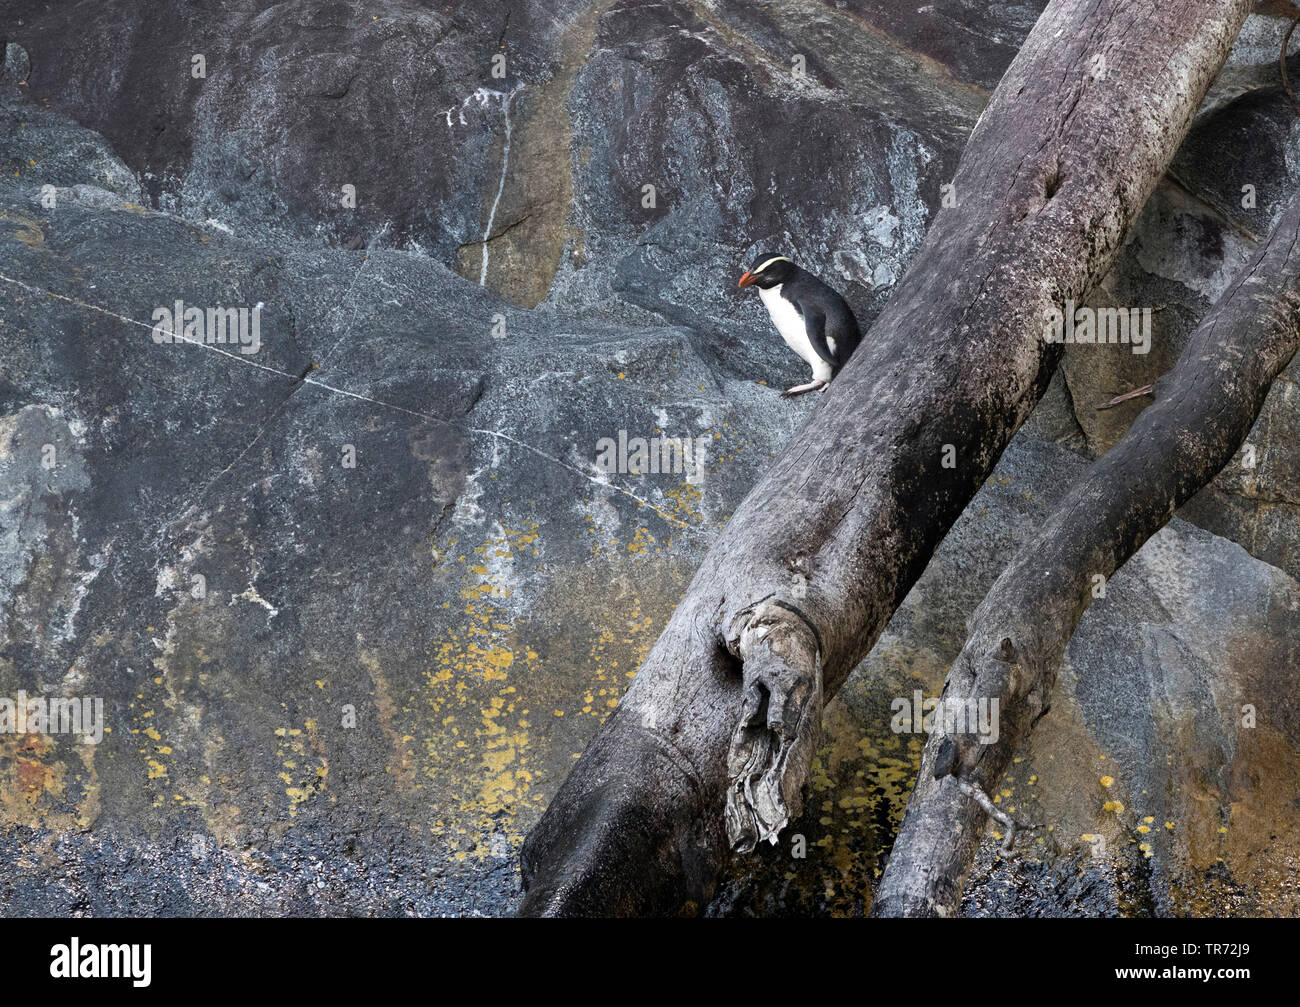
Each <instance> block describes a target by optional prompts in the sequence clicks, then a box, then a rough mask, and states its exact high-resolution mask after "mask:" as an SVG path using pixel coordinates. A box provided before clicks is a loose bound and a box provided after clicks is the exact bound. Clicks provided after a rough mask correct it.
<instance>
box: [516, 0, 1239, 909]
mask: <svg viewBox="0 0 1300 1007" xmlns="http://www.w3.org/2000/svg"><path fill="white" fill-rule="evenodd" d="M1249 7H1250V0H1174V2H1170V0H1095V2H1088V3H1080V2H1075V0H1053V2H1052V3H1050V4H1049V5H1048V7H1047V9H1046V10H1045V11H1044V13H1043V15H1042V17H1041V18H1040V19H1039V21H1038V23H1037V24H1036V25H1035V27H1034V29H1033V31H1032V32H1031V33H1030V35H1029V37H1028V39H1027V40H1026V42H1025V45H1024V47H1023V48H1022V50H1021V51H1020V53H1019V54H1018V56H1017V57H1016V59H1015V61H1014V62H1013V63H1012V65H1011V67H1010V68H1009V69H1008V71H1007V74H1006V76H1005V77H1004V78H1003V80H1002V82H1001V84H1000V85H999V86H998V88H997V90H996V91H995V92H994V94H993V97H992V99H991V100H990V102H989V106H988V108H987V109H986V110H985V112H984V114H983V115H982V116H981V118H980V121H979V122H978V123H977V124H976V127H975V130H974V132H973V133H972V135H971V138H970V141H969V144H968V146H967V148H966V151H965V154H964V155H963V158H962V162H961V165H960V167H959V169H958V171H957V175H956V177H955V178H954V179H953V186H954V193H955V196H956V199H957V205H956V206H953V207H948V208H945V209H944V210H942V212H940V213H939V214H938V215H937V217H936V219H935V222H934V224H933V226H932V228H931V230H930V233H929V234H928V235H927V238H926V241H925V243H924V245H923V246H922V248H921V250H920V252H919V253H918V254H917V256H916V259H915V261H914V262H913V263H912V265H911V268H910V269H909V270H908V273H907V275H906V276H905V277H904V278H903V280H902V281H901V282H900V284H899V286H898V289H897V290H896V292H895V294H894V296H893V297H892V299H891V300H890V302H889V304H888V305H887V306H886V308H885V310H884V311H883V312H882V314H881V315H880V317H879V319H878V320H877V322H876V324H875V325H874V326H873V328H872V329H871V331H870V333H869V334H868V337H867V340H866V342H865V343H864V344H863V346H862V347H860V348H859V350H858V351H857V353H856V354H855V355H854V357H853V359H852V360H851V361H850V362H849V364H848V366H847V367H846V368H845V369H844V370H843V372H842V373H841V374H840V375H839V376H838V377H837V378H836V379H835V382H834V384H833V385H832V386H831V388H830V390H829V391H828V392H827V393H826V394H825V396H824V401H822V402H821V403H820V404H819V406H818V408H817V410H816V411H815V412H814V414H813V416H812V417H811V419H810V420H809V421H808V422H807V423H806V424H805V425H804V427H803V428H802V430H801V431H800V432H799V434H798V435H796V437H795V438H794V440H793V441H792V443H791V444H790V445H789V446H788V447H787V448H786V450H785V452H784V453H783V454H782V456H781V457H780V458H779V459H778V460H777V461H776V463H775V464H774V465H773V466H772V468H771V469H770V470H769V471H768V472H767V473H766V474H765V475H764V477H763V478H762V479H761V480H760V481H759V483H758V485H757V486H756V487H755V488H754V489H753V491H752V492H751V493H750V494H749V496H748V497H747V498H746V499H745V501H744V502H743V503H742V504H741V506H740V507H739V508H738V509H737V511H736V513H735V515H734V516H733V517H732V519H731V521H730V522H729V523H728V525H727V527H726V528H725V529H724V530H723V532H722V533H721V535H720V536H719V538H718V540H717V541H716V542H715V543H714V545H713V547H712V548H711V549H710V550H709V552H708V554H707V555H706V557H705V558H704V561H703V563H702V564H701V566H700V569H699V570H698V571H697V573H696V576H695V578H694V580H693V581H692V582H691V585H690V587H689V588H688V590H687V592H686V595H685V597H684V598H683V599H682V602H681V604H680V605H679V606H678V608H677V611H676V612H675V613H674V615H673V617H672V619H671V620H670V621H669V623H668V625H667V627H666V628H665V630H664V632H663V634H662V635H661V636H660V638H659V640H658V642H657V643H656V644H655V647H654V649H653V650H652V651H651V653H650V655H649V656H648V657H647V659H646V661H645V663H644V664H643V665H642V667H641V669H640V671H639V672H638V674H637V676H636V678H635V681H634V682H633V684H632V687H631V688H630V689H629V690H628V692H627V693H626V694H625V695H624V697H623V699H622V701H621V702H620V704H619V707H618V708H617V710H615V712H614V713H613V714H612V715H611V716H610V717H609V719H608V720H607V721H606V722H605V723H604V724H603V725H602V726H601V728H600V730H599V731H598V732H597V734H596V737H595V738H594V739H593V740H592V742H591V744H590V746H589V747H588V749H587V751H586V752H585V753H584V755H583V757H582V758H581V759H580V760H579V762H578V763H577V764H576V765H575V766H574V768H573V770H572V772H571V773H570V775H569V777H568V779H567V780H566V781H565V783H564V785H563V786H562V787H561V789H560V791H559V793H558V794H556V796H555V798H554V800H553V801H552V802H551V805H550V807H548V809H547V810H546V813H545V814H544V815H543V816H542V819H541V820H540V821H539V822H538V824H537V826H536V827H535V828H534V829H533V830H532V832H531V833H530V834H529V836H528V838H527V840H526V841H525V844H524V848H523V851H522V853H521V862H522V868H523V879H524V884H525V887H526V889H527V892H526V895H525V898H524V901H523V904H522V907H521V909H520V912H521V913H522V914H525V915H533V914H557V915H558V914H581V913H592V914H647V913H673V912H678V911H680V910H681V909H682V908H683V907H684V906H685V907H689V905H690V904H691V903H694V904H695V905H696V906H698V905H702V904H703V902H704V901H706V900H707V899H708V897H709V896H710V895H711V893H712V891H713V888H714V885H715V883H716V879H717V876H718V873H719V871H720V869H721V866H722V865H723V863H724V862H725V858H726V856H727V852H728V848H729V847H732V848H738V849H748V848H752V846H753V845H754V844H755V843H756V842H759V841H761V840H764V839H771V840H772V841H775V838H776V836H777V834H778V832H779V831H780V829H781V828H782V827H783V826H784V824H785V823H786V822H787V821H788V819H789V818H790V817H793V816H794V815H795V814H796V813H797V811H798V807H799V799H800V790H801V787H802V784H803V782H804V778H805V775H806V772H807V767H808V763H809V760H810V759H811V755H812V751H813V748H814V743H815V738H816V731H817V728H818V726H819V725H820V720H821V709H822V703H823V701H824V700H825V699H826V698H829V697H830V696H832V695H834V693H835V691H836V690H837V689H838V688H839V687H840V685H841V684H842V683H843V682H844V680H845V679H846V678H847V677H848V674H849V672H850V671H851V670H852V669H853V667H854V666H855V665H856V664H857V663H858V662H859V661H860V660H861V659H862V657H863V655H865V654H866V652H867V651H868V650H869V649H870V647H871V645H872V644H873V643H874V641H875V639H876V637H877V636H878V635H879V633H880V631H881V629H882V628H883V627H884V625H885V623H886V622H887V621H888V619H889V617H890V615H891V614H892V613H893V611H894V609H895V608H896V606H897V605H898V604H899V602H900V601H901V600H902V598H903V597H904V596H905V595H906V593H907V591H908V590H909V589H910V588H911V586H912V584H913V583H914V582H915V580H916V578H917V577H918V576H919V575H920V573H921V571H922V570H923V569H924V567H925V565H926V563H927V562H928V560H929V557H930V555H931V553H932V552H933V550H934V548H935V546H936V545H937V544H938V542H939V541H940V539H941V538H942V537H943V535H944V534H945V533H946V532H947V530H948V528H949V527H950V526H951V524H952V522H953V521H954V520H955V519H956V518H957V516H958V515H959V514H960V513H961V511H962V509H963V508H964V507H965V505H966V504H967V502H968V501H969V500H970V498H971V497H972V496H973V495H974V493H975V491H976V490H977V489H978V488H979V486H980V485H981V484H982V483H983V482H984V480H985V478H986V477H987V475H988V473H989V471H990V470H991V469H992V467H993V465H994V464H995V463H996V461H997V459H998V457H999V455H1000V454H1001V452H1002V449H1003V448H1004V447H1005V446H1006V443H1007V441H1008V440H1009V439H1010V438H1011V436H1012V434H1014V433H1015V431H1016V429H1017V428H1018V427H1019V426H1020V424H1021V423H1022V422H1023V420H1024V419H1025V417H1026V416H1028V414H1029V412H1030V411H1031V410H1032V409H1033V407H1034V404H1035V403H1036V402H1037V400H1038V398H1039V396H1040V395H1041V393H1042V391H1043V389H1044V388H1045V387H1046V384H1047V381H1048V379H1049V378H1050V375H1051V371H1052V368H1053V367H1054V365H1055V361H1056V359H1057V350H1059V347H1054V346H1051V345H1049V344H1047V343H1045V342H1044V341H1043V339H1042V338H1041V333H1042V319H1043V316H1044V312H1045V310H1046V309H1047V308H1048V307H1049V306H1050V305H1053V304H1056V305H1059V304H1061V303H1063V302H1064V301H1066V300H1067V299H1074V300H1079V299H1081V298H1082V297H1083V295H1084V294H1085V293H1086V292H1087V291H1088V290H1089V289H1090V288H1091V287H1092V286H1093V285H1094V284H1095V283H1096V282H1097V281H1098V280H1099V279H1100V277H1101V276H1102V275H1104V273H1105V272H1106V270H1107V269H1108V268H1109V267H1110V265H1111V262H1112V260H1113V258H1114V256H1115V253H1116V251H1117V250H1118V248H1119V247H1120V244H1121V242H1122V241H1123V238H1124V234H1125V232H1126V231H1127V230H1128V228H1129V226H1130V225H1131V223H1132V221H1133V219H1134V217H1135V216H1136V215H1137V213H1138V212H1139V211H1140V210H1141V208H1142V206H1143V204H1144V203H1145V202H1146V199H1147V197H1148V195H1149V194H1150V193H1151V190H1152V189H1153V187H1154V186H1155V184H1156V182H1157V180H1158V179H1159V178H1160V176H1161V175H1162V173H1163V172H1164V170H1165V168H1166V166H1167V165H1168V163H1169V161H1170V159H1171V158H1172V156H1173V154H1174V152H1175V150H1176V149H1177V148H1178V145H1179V143H1180V142H1181V140H1182V137H1183V135H1184V133H1185V132H1186V129H1187V126H1188V124H1189V123H1190V122H1191V120H1192V117H1193V115H1194V114H1195V111H1196V108H1197V106H1198V105H1199V103H1200V101H1201V98H1202V97H1203V96H1204V94H1205V91H1206V89H1207V88H1208V86H1209V84H1210V82H1211V81H1212V80H1213V78H1214V75H1215V73H1216V72H1217V71H1218V69H1219V67H1220V66H1221V65H1222V63H1223V60H1224V59H1225V57H1226V55H1227V52H1228V49H1229V47H1230V45H1231V43H1232V40H1233V38H1234V37H1235V35H1236V33H1237V31H1238V30H1239V29H1240V27H1241V24H1242V22H1243V21H1244V19H1245V17H1246V14H1247V12H1248V10H1249Z"/></svg>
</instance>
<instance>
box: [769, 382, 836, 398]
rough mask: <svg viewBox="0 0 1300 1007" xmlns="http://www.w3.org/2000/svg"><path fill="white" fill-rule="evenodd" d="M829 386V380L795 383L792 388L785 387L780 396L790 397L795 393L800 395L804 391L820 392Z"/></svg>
mask: <svg viewBox="0 0 1300 1007" xmlns="http://www.w3.org/2000/svg"><path fill="white" fill-rule="evenodd" d="M829 387H830V382H829V381H822V380H820V379H818V380H817V381H809V382H808V383H807V384H806V385H795V386H794V387H793V388H787V389H786V390H785V391H783V392H782V393H781V398H783V399H792V398H794V397H795V396H796V395H802V394H803V393H804V392H820V391H825V390H826V389H827V388H829Z"/></svg>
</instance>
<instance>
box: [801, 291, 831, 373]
mask: <svg viewBox="0 0 1300 1007" xmlns="http://www.w3.org/2000/svg"><path fill="white" fill-rule="evenodd" d="M794 306H795V307H796V308H798V309H799V314H801V315H802V316H803V328H804V332H806V333H807V334H808V342H809V343H811V344H812V348H813V351H814V352H815V353H816V354H817V356H819V357H821V358H822V359H823V360H825V361H826V362H827V363H828V364H830V365H831V366H832V367H838V366H839V365H840V362H839V361H838V360H836V359H835V354H834V353H832V352H831V348H830V346H828V345H827V343H826V315H825V314H823V313H822V311H821V310H820V309H819V308H816V307H814V306H813V305H811V304H809V303H808V302H807V301H802V302H801V301H795V302H794Z"/></svg>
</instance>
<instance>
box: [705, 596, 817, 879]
mask: <svg viewBox="0 0 1300 1007" xmlns="http://www.w3.org/2000/svg"><path fill="white" fill-rule="evenodd" d="M727 648H728V649H729V650H730V651H731V652H732V653H733V654H735V655H736V656H737V657H739V658H740V659H741V661H742V662H743V667H742V672H741V674H742V676H743V680H744V686H743V691H742V694H741V708H740V715H739V717H738V718H737V721H736V727H735V730H734V731H733V732H732V736H731V748H730V750H729V751H728V753H727V775H728V778H729V783H728V787H727V802H726V808H725V809H724V817H725V819H726V823H727V838H728V840H729V841H730V842H731V847H732V849H734V850H736V851H738V852H742V853H745V852H748V851H750V850H752V849H753V848H754V846H755V845H756V844H758V843H760V842H762V841H763V840H764V839H766V840H768V841H770V842H772V843H775V842H776V841H777V837H778V835H779V834H780V832H781V829H783V828H784V827H785V825H786V823H788V822H789V821H790V819H792V818H794V817H795V816H797V815H798V814H799V806H800V801H801V796H802V788H803V784H804V780H805V779H806V778H807V776H808V767H809V766H810V765H811V763H812V757H813V751H814V748H815V746H816V741H817V731H818V729H819V727H820V726H821V716H822V673H821V647H820V645H819V644H818V638H817V633H816V630H814V629H813V627H812V625H811V623H809V622H808V621H807V619H806V618H805V617H804V616H803V614H802V613H800V612H799V611H798V610H797V609H795V608H794V607H793V606H790V605H786V604H783V603H780V602H777V601H775V600H766V599H765V600H764V601H762V602H760V603H758V604H757V605H755V606H754V607H752V608H750V609H747V610H745V611H743V612H741V613H740V614H739V615H738V616H737V617H736V620H735V622H734V623H733V629H732V632H731V633H729V634H728V642H727Z"/></svg>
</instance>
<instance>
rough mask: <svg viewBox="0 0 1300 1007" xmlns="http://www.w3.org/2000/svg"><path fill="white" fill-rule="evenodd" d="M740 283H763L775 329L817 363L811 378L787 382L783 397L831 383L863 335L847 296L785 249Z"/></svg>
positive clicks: (762, 292)
mask: <svg viewBox="0 0 1300 1007" xmlns="http://www.w3.org/2000/svg"><path fill="white" fill-rule="evenodd" d="M739 285H740V286H742V287H751V286H753V287H758V296H759V297H761V298H762V299H763V305H764V306H765V307H766V308H767V313H768V314H769V315H771V316H772V324H773V325H775V326H776V331H777V332H779V333H781V338H782V339H784V340H785V344H786V345H787V346H789V347H790V349H792V350H794V351H795V353H797V354H799V356H800V357H802V358H803V359H804V362H805V363H807V364H808V366H810V367H811V368H812V376H813V379H812V381H810V382H808V383H807V384H805V385H795V386H794V387H793V388H787V389H786V390H785V391H784V392H782V393H781V398H783V399H788V398H792V397H793V396H795V395H802V394H803V393H804V392H813V391H823V390H825V389H826V388H828V387H830V382H831V378H833V377H835V375H836V374H837V373H839V370H840V368H841V367H843V366H844V365H845V364H846V363H847V362H848V359H849V357H850V356H851V355H852V353H853V351H854V350H856V349H857V348H858V343H859V342H860V341H861V340H862V336H861V334H860V333H859V331H858V320H857V319H856V318H854V317H853V310H852V309H851V308H850V307H849V306H848V304H847V303H845V301H844V298H843V297H841V296H840V295H839V294H837V293H836V292H835V291H834V290H832V289H831V288H830V287H828V286H827V285H826V284H824V283H822V281H821V280H819V279H817V277H815V276H813V275H812V274H811V273H809V272H807V271H806V270H803V269H800V268H799V267H798V266H796V265H795V264H794V263H793V262H792V261H790V259H789V258H787V257H786V256H784V255H764V256H762V257H761V258H760V259H759V260H758V265H756V266H755V267H754V268H753V269H750V270H748V271H747V272H746V273H745V275H744V276H742V277H741V278H740V284H739Z"/></svg>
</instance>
